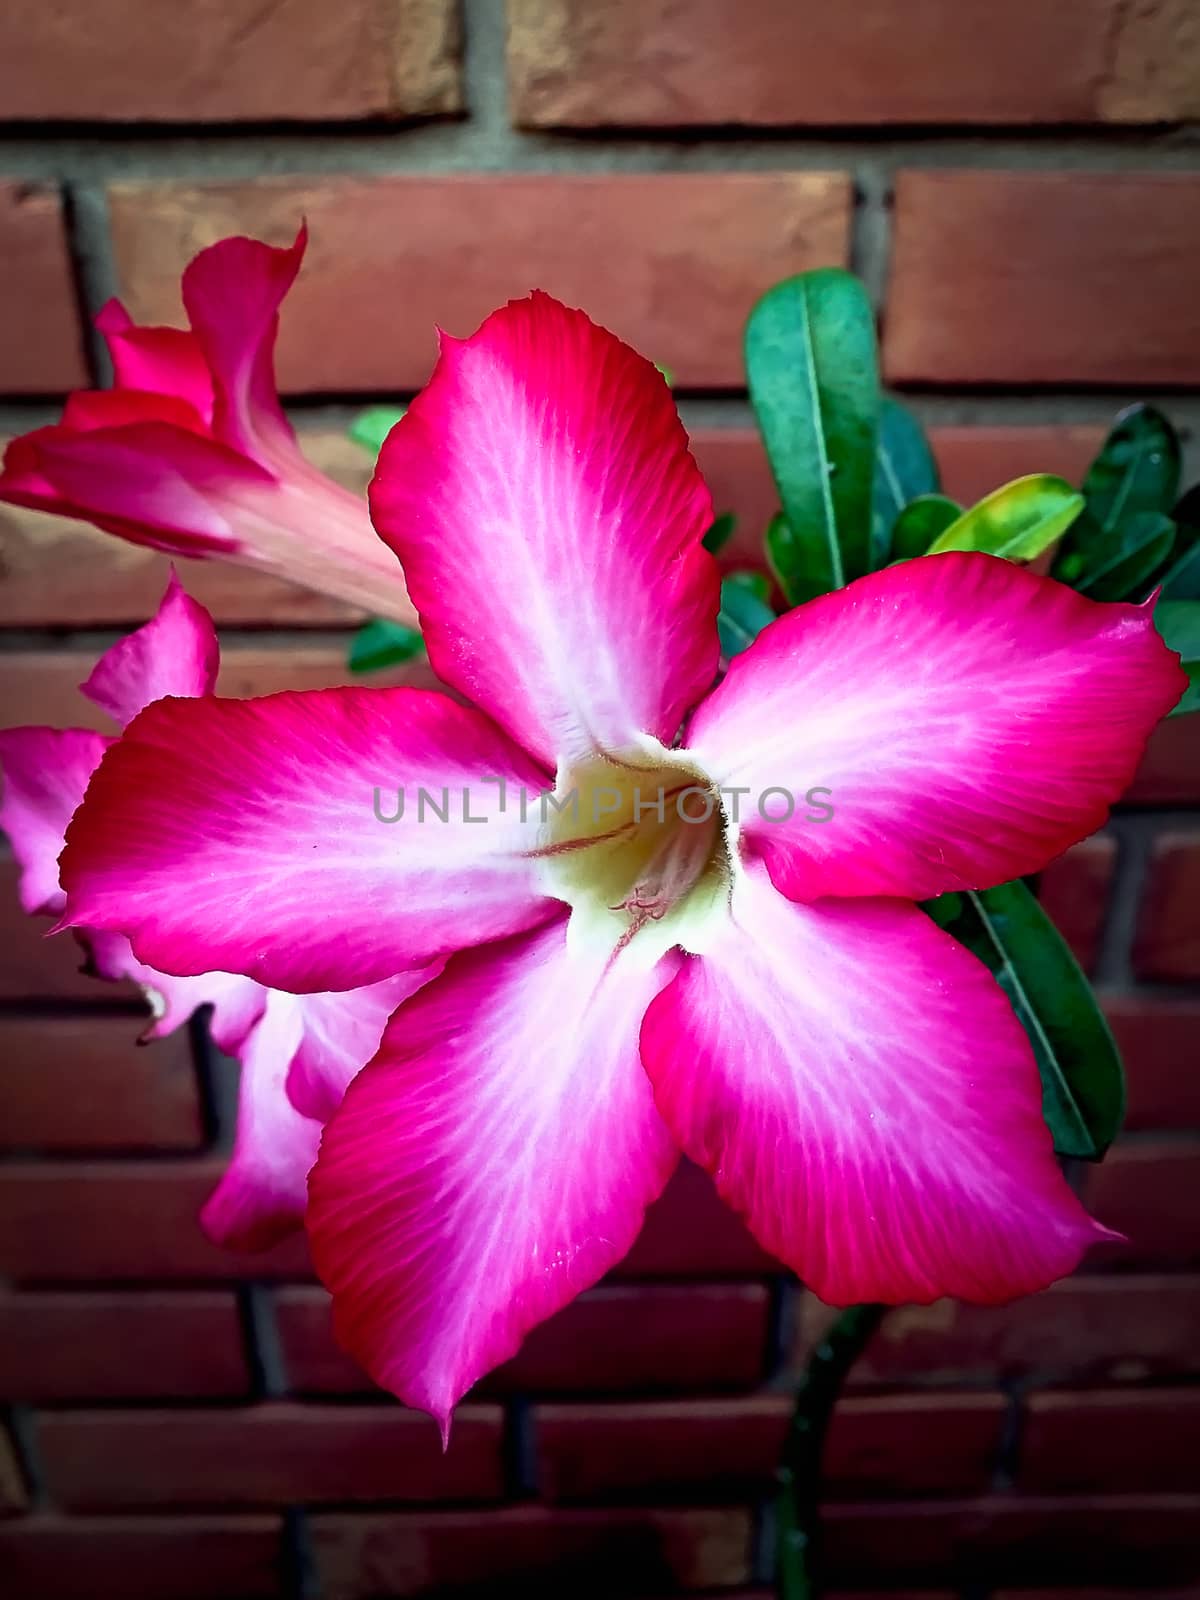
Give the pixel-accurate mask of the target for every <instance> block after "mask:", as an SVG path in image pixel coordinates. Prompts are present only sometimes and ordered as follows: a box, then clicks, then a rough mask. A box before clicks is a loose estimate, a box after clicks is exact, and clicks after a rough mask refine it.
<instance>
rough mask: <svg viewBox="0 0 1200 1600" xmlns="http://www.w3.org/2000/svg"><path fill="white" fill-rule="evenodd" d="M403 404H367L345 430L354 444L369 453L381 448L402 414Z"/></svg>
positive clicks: (375, 454)
mask: <svg viewBox="0 0 1200 1600" xmlns="http://www.w3.org/2000/svg"><path fill="white" fill-rule="evenodd" d="M405 410H406V407H404V406H368V407H367V408H366V410H365V411H360V412H359V413H358V415H357V416H356V417H355V419H354V421H353V422H352V423H351V424H350V426H349V428H348V429H347V430H346V431H347V433H348V434H349V435H350V437H351V438H352V439H353V440H354V442H355V444H360V445H362V447H363V449H364V450H366V451H368V452H369V453H370V454H371V455H373V456H377V455H378V454H379V452H380V451H381V450H382V449H383V441H384V440H385V439H386V438H387V436H388V434H389V433H391V431H392V429H393V428H394V427H395V426H396V424H397V423H398V422H399V421H400V418H401V417H402V416H403V415H404V412H405Z"/></svg>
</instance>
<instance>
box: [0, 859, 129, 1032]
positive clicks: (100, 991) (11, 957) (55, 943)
mask: <svg viewBox="0 0 1200 1600" xmlns="http://www.w3.org/2000/svg"><path fill="white" fill-rule="evenodd" d="M0 837H2V836H0ZM18 877H19V874H18V872H17V866H16V862H14V861H11V860H6V859H5V858H4V857H3V856H0V950H3V952H4V959H3V960H2V961H0V999H2V1000H24V999H36V1000H64V999H70V1000H106V1001H114V1000H118V1001H125V1002H127V1003H128V1005H129V1007H130V1015H129V1017H128V1018H127V1020H126V1026H127V1027H129V1028H130V1029H131V1030H132V1031H133V1032H134V1033H135V1034H136V1032H137V1031H138V1029H139V1028H140V1027H142V1026H144V1023H143V1022H141V1021H140V1020H139V1019H140V1018H142V1017H144V1016H147V1015H148V1012H147V1011H146V1009H145V1007H144V1005H143V1003H142V997H141V994H140V992H139V991H138V989H137V988H136V987H135V986H134V985H133V984H132V983H99V982H98V981H97V980H96V979H95V978H91V977H88V975H87V974H86V973H85V972H84V971H83V970H82V969H83V965H84V960H85V957H84V953H83V951H82V950H81V949H80V947H79V945H78V944H77V943H76V941H75V938H74V937H73V935H71V934H69V933H60V934H56V935H55V937H54V938H52V939H51V938H47V934H48V933H49V931H50V929H51V928H52V927H53V925H54V919H53V918H52V917H28V916H26V915H25V913H24V912H23V911H22V910H21V904H20V901H19V900H18V899H17V880H18Z"/></svg>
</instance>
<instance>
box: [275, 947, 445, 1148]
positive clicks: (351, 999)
mask: <svg viewBox="0 0 1200 1600" xmlns="http://www.w3.org/2000/svg"><path fill="white" fill-rule="evenodd" d="M441 970H442V969H441V964H440V963H435V964H434V965H433V966H430V967H418V968H417V969H416V970H415V971H414V972H401V973H398V974H397V975H396V977H394V978H385V979H384V980H383V982H382V983H373V984H371V985H369V986H368V987H367V988H365V989H346V990H344V991H341V992H335V993H332V994H306V995H303V996H302V997H301V998H300V1004H301V1008H302V1018H303V1033H302V1036H301V1039H300V1044H299V1046H298V1047H297V1050H296V1053H295V1055H294V1056H293V1057H292V1064H291V1070H290V1071H289V1073H288V1079H287V1092H288V1098H289V1099H290V1100H291V1102H292V1104H293V1105H294V1106H295V1108H296V1110H297V1111H301V1112H303V1113H304V1115H305V1116H306V1117H316V1118H317V1119H318V1121H320V1122H328V1120H329V1118H330V1117H331V1116H332V1115H333V1113H334V1112H335V1111H336V1110H337V1108H338V1107H339V1106H340V1105H341V1103H342V1097H343V1095H344V1094H345V1093H346V1086H347V1085H348V1084H349V1082H350V1080H351V1079H352V1078H353V1077H355V1076H356V1074H357V1073H359V1072H361V1071H362V1069H363V1067H365V1066H366V1064H367V1062H368V1061H370V1059H371V1057H372V1056H373V1055H374V1054H375V1052H376V1051H377V1050H378V1049H379V1041H380V1039H382V1037H383V1030H384V1027H385V1026H386V1024H387V1020H388V1018H389V1017H390V1016H391V1014H392V1012H393V1011H395V1009H396V1007H397V1006H399V1005H400V1004H401V1003H402V1002H403V1001H405V1000H407V999H408V998H409V996H410V995H414V994H416V992H417V990H418V989H420V988H423V987H424V985H425V984H427V983H429V982H430V980H431V979H433V978H436V977H437V975H438V973H439V972H440V971H441Z"/></svg>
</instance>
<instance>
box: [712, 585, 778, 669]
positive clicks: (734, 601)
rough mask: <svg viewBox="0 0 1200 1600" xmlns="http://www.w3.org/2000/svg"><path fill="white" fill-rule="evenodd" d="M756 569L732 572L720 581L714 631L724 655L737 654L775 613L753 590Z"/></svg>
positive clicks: (728, 657) (753, 638) (731, 655)
mask: <svg viewBox="0 0 1200 1600" xmlns="http://www.w3.org/2000/svg"><path fill="white" fill-rule="evenodd" d="M748 579H749V580H757V579H758V574H757V573H741V572H738V573H732V574H730V576H729V577H728V578H724V579H722V582H721V609H720V611H719V612H718V613H717V635H718V637H719V638H720V641H721V654H722V655H723V656H725V657H726V659H727V660H728V659H731V658H732V657H733V656H736V655H740V654H741V652H742V651H743V650H745V649H747V648H748V647H749V646H750V645H752V644H753V643H754V641H755V639H757V638H758V636H759V634H760V633H761V632H762V631H763V629H764V628H765V627H766V626H767V624H768V623H769V622H774V621H775V613H774V612H773V611H772V610H771V608H770V606H769V605H768V604H767V603H766V601H765V600H764V599H763V598H762V597H761V595H760V594H758V593H757V592H756V589H755V584H754V582H750V581H746V580H748Z"/></svg>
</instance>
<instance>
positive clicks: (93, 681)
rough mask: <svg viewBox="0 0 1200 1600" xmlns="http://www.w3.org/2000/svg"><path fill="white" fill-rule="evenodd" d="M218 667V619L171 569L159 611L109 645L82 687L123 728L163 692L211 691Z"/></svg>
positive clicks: (196, 692)
mask: <svg viewBox="0 0 1200 1600" xmlns="http://www.w3.org/2000/svg"><path fill="white" fill-rule="evenodd" d="M219 666H220V650H219V648H218V645H217V632H216V629H215V628H214V627H213V620H212V618H211V617H210V616H209V614H208V612H207V611H206V610H205V609H204V607H203V606H202V605H200V604H199V602H198V601H195V600H193V599H192V598H191V596H190V595H188V594H185V592H184V589H183V585H182V584H181V583H180V581H179V578H178V576H177V575H176V573H175V571H174V569H172V572H171V577H170V580H169V582H168V584H167V592H166V594H165V595H164V596H163V599H162V604H161V605H160V606H159V608H158V610H157V612H156V613H155V615H154V616H153V617H152V618H151V619H150V621H149V622H147V623H146V624H145V625H144V626H143V627H141V628H138V630H137V631H136V632H135V633H130V634H127V635H126V637H125V638H124V639H122V640H121V641H120V642H119V643H117V644H115V645H113V646H112V648H111V649H109V650H106V651H105V652H104V654H103V655H102V656H101V657H100V659H99V661H97V663H96V665H95V667H94V668H93V669H92V674H91V676H90V677H89V678H88V680H87V682H86V683H84V684H83V685H82V686H81V687H82V690H83V693H84V694H85V695H87V697H88V699H89V700H93V701H95V703H96V705H98V706H100V707H101V708H102V709H103V710H104V711H107V712H108V714H109V716H111V717H112V718H113V719H114V720H115V721H117V722H119V723H120V724H121V726H122V727H124V726H125V725H126V724H127V723H129V722H132V721H133V719H134V717H136V716H137V714H138V712H139V711H141V710H142V709H143V707H145V706H148V705H150V704H151V702H152V701H154V700H161V699H162V697H163V696H164V695H180V696H185V697H186V696H190V695H202V694H211V693H212V692H213V688H214V686H215V684H216V681H217V668H218V667H219Z"/></svg>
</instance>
